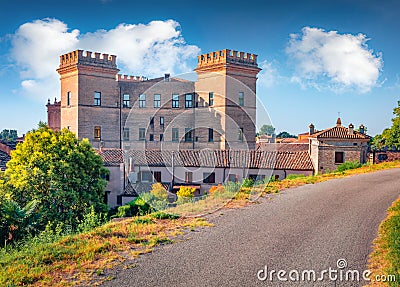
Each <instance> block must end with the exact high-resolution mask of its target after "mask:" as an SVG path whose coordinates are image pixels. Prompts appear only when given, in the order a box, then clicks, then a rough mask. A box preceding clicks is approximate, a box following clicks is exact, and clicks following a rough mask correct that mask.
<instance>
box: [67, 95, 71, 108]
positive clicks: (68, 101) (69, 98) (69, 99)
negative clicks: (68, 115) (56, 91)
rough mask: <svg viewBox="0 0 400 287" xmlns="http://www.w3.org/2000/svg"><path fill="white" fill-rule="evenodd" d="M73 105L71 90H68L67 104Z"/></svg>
mask: <svg viewBox="0 0 400 287" xmlns="http://www.w3.org/2000/svg"><path fill="white" fill-rule="evenodd" d="M70 105H71V92H67V106H70Z"/></svg>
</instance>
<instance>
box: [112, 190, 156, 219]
mask: <svg viewBox="0 0 400 287" xmlns="http://www.w3.org/2000/svg"><path fill="white" fill-rule="evenodd" d="M141 196H142V195H141ZM151 211H153V209H152V207H151V206H150V205H149V204H148V203H147V202H146V201H145V200H144V199H142V198H141V197H137V198H135V199H134V200H132V201H130V202H128V203H127V204H125V205H122V206H120V207H118V211H117V214H116V216H117V217H132V216H135V215H145V214H148V213H150V212H151Z"/></svg>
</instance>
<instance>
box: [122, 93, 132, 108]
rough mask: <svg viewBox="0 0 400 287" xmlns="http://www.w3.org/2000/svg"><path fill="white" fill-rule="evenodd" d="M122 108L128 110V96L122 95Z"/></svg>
mask: <svg viewBox="0 0 400 287" xmlns="http://www.w3.org/2000/svg"><path fill="white" fill-rule="evenodd" d="M122 106H123V107H124V108H130V106H131V104H130V96H129V94H124V99H123V103H122Z"/></svg>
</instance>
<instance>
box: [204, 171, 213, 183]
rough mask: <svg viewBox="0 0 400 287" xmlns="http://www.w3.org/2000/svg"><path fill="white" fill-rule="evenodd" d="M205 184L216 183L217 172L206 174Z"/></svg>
mask: <svg viewBox="0 0 400 287" xmlns="http://www.w3.org/2000/svg"><path fill="white" fill-rule="evenodd" d="M203 183H215V172H204V173H203Z"/></svg>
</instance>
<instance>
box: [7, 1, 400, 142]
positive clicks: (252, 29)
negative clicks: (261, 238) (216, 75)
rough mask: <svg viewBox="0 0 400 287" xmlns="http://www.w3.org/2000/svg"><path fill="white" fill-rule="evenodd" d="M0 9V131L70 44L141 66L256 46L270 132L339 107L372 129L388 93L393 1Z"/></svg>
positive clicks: (11, 4) (152, 71) (396, 12)
mask: <svg viewBox="0 0 400 287" xmlns="http://www.w3.org/2000/svg"><path fill="white" fill-rule="evenodd" d="M33 2H35V3H34V4H33ZM0 19H1V20H0V21H1V25H0V55H1V57H0V130H2V129H5V128H7V129H17V130H18V131H19V133H20V134H22V133H25V132H26V131H27V130H30V129H32V128H34V127H36V126H37V123H38V122H39V121H40V120H43V121H46V108H45V104H46V102H47V99H48V98H51V99H52V100H53V99H54V97H56V96H57V97H59V86H58V85H59V83H58V75H57V73H56V72H55V69H56V68H57V64H58V56H59V55H60V54H62V53H64V52H68V51H70V50H74V49H77V48H79V49H90V50H96V51H100V52H109V53H115V54H116V55H117V56H118V65H119V67H120V69H121V72H123V73H126V74H134V75H145V76H150V77H152V76H159V75H162V74H163V73H164V72H171V73H173V74H179V73H182V72H187V71H190V70H192V69H193V68H195V66H196V55H197V54H198V53H206V52H211V51H214V50H220V49H225V48H228V49H234V50H239V51H246V52H252V53H256V54H258V55H259V58H258V60H259V65H260V66H261V67H262V68H263V71H262V73H261V74H260V75H259V84H258V93H257V94H258V97H259V98H260V99H261V101H262V102H263V103H264V105H265V107H266V110H267V111H268V113H269V115H270V118H271V121H272V123H273V125H274V126H275V127H276V129H277V132H280V131H283V130H285V131H288V132H290V133H293V134H297V133H300V132H304V131H306V130H307V127H308V125H309V124H310V123H314V125H315V126H316V128H317V129H323V128H327V127H331V126H333V125H334V124H335V122H336V118H337V116H338V112H340V115H341V118H342V122H343V123H344V124H345V125H348V124H349V123H350V122H351V123H353V124H354V125H355V126H356V127H357V126H359V125H360V124H361V123H363V124H364V125H366V126H367V127H368V133H369V134H371V135H375V134H377V133H380V132H381V131H382V130H383V129H384V128H386V127H389V126H390V124H391V121H390V119H391V118H392V109H393V107H394V106H396V105H397V100H400V95H399V94H400V93H399V92H400V78H399V77H400V73H399V71H398V67H399V66H400V54H399V52H398V51H399V46H400V45H399V41H400V40H399V38H398V29H399V27H400V2H398V1H362V0H357V1H356V0H336V1H322V0H319V1H289V0H287V1H239V2H236V1H207V0H206V1H192V2H191V1H172V0H171V1H119V0H103V1H97V0H91V1H84V0H81V1H73V0H70V1H19V0H15V1H4V2H3V3H2V9H1V11H0ZM258 124H260V123H258Z"/></svg>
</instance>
